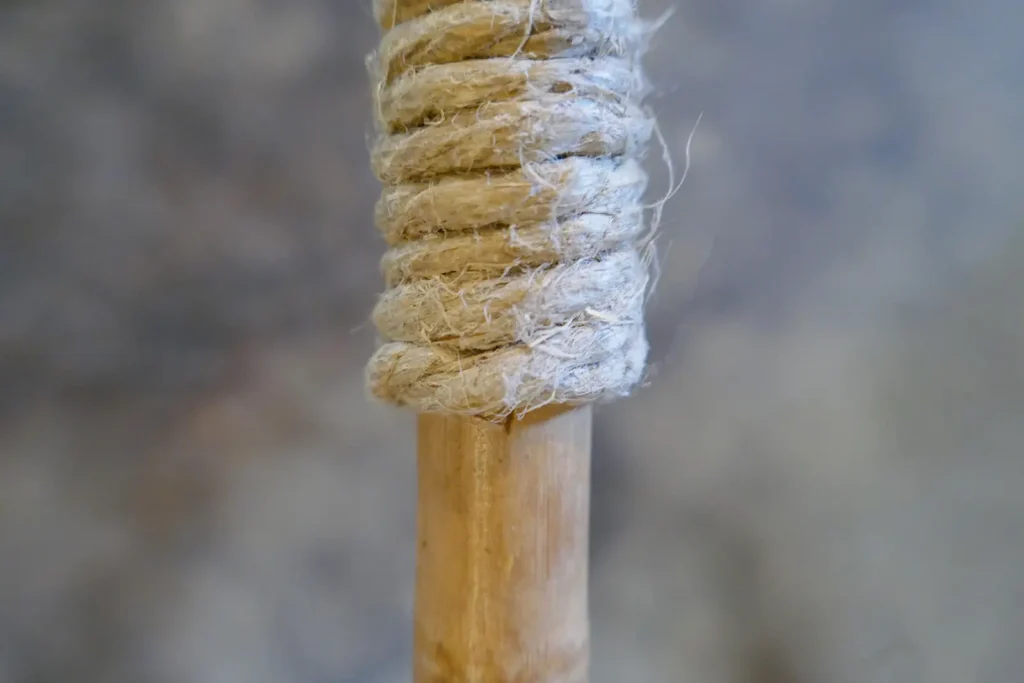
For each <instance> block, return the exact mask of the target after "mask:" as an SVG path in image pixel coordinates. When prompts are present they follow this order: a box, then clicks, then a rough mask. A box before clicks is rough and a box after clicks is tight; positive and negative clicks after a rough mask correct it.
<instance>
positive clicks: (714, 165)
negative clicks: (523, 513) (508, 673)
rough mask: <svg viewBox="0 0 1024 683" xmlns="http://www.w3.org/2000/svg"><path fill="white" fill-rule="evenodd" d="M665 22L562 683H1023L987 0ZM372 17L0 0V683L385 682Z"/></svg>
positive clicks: (214, 1) (1023, 515)
mask: <svg viewBox="0 0 1024 683" xmlns="http://www.w3.org/2000/svg"><path fill="white" fill-rule="evenodd" d="M672 4H674V5H675V9H676V11H675V13H674V14H673V15H672V16H671V18H670V19H669V20H668V21H667V23H666V24H665V26H664V28H663V29H662V31H661V33H660V34H659V35H658V37H657V38H656V40H655V41H654V45H653V50H652V52H651V55H650V59H649V62H648V64H649V70H650V74H651V77H652V80H653V81H654V83H655V84H656V86H657V92H656V93H655V95H654V97H653V98H652V100H651V104H652V106H653V107H654V108H655V109H656V111H657V112H658V115H659V117H660V120H661V125H662V127H663V129H664V132H665V135H666V138H667V141H668V146H669V148H670V152H671V154H672V156H673V157H674V158H675V159H676V161H677V166H679V165H681V162H682V160H683V158H684V157H685V146H686V140H687V137H688V136H689V134H690V133H691V131H692V130H693V127H694V124H695V122H696V120H697V117H698V115H700V114H701V113H703V118H702V121H701V123H700V126H699V127H698V129H697V132H696V135H695V138H694V141H693V147H692V159H691V161H692V170H691V173H690V176H689V178H688V179H687V181H686V183H685V184H684V186H683V188H682V190H681V191H680V192H679V193H678V194H677V195H676V196H675V197H674V198H673V199H672V200H671V202H670V203H669V205H668V207H667V209H666V219H665V224H664V226H663V230H662V238H661V262H662V265H663V272H662V278H661V281H660V285H659V287H658V290H657V293H656V296H655V297H654V300H653V302H652V304H651V307H650V310H649V321H650V332H651V336H652V343H653V352H652V361H653V367H652V373H651V381H650V383H649V386H648V387H647V388H645V389H643V390H642V391H640V392H639V393H638V395H637V396H635V397H634V398H632V399H630V400H628V401H623V402H619V403H616V404H612V405H609V406H604V407H601V408H600V409H599V420H598V421H597V432H596V435H595V448H596V451H595V474H594V479H595V480H594V491H595V493H594V511H593V531H592V538H593V543H592V545H593V548H592V553H593V576H592V588H591V590H592V613H593V621H594V674H593V680H594V681H596V682H597V683H600V682H603V681H607V682H608V683H611V682H613V681H616V682H621V681H650V682H655V681H666V682H675V681H685V682H686V683H817V682H824V681H827V682H829V683H889V682H893V683H968V682H978V683H1015V682H1016V681H1019V680H1021V678H1020V677H1021V671H1024V650H1022V648H1021V646H1022V645H1024V199H1022V196H1024V192H1022V191H1024V185H1022V180H1024V172H1022V170H1021V168H1022V159H1024V41H1022V40H1020V33H1021V31H1020V29H1021V26H1022V25H1024V24H1022V21H1024V5H1021V3H1019V2H1017V1H1016V0H979V1H978V2H972V3H966V2H959V1H958V0H906V1H904V2H886V1H884V0H861V1H860V2H843V1H842V0H815V1H811V0H760V1H758V2H754V1H753V0H679V1H678V2H675V3H672ZM668 5H669V3H668V2H666V1H660V2H659V1H655V0H649V1H642V2H641V3H640V9H641V12H642V13H643V14H644V15H645V16H648V17H651V18H653V17H657V16H658V15H660V14H661V13H662V12H663V11H664V10H665V9H666V8H667V7H668ZM377 40H378V35H377V29H376V26H375V24H374V22H373V20H372V17H371V13H370V8H369V1H368V0H359V1H357V2H351V1H348V0H290V1H289V2H282V1H280V0H151V1H150V2H145V3H139V2H133V1H130V0H20V1H18V0H3V2H0V683H52V682H56V681H76V682H78V683H92V682H102V683H120V682H131V683H163V682H168V683H171V682H174V683H180V682H184V681H197V682H199V681H202V682H206V683H214V682H217V683H221V682H223V683H233V682H235V681H238V682H240V683H241V682H245V683H279V682H280V681H290V682H291V683H378V682H379V683H392V682H394V683H398V682H402V681H407V680H408V671H409V658H410V650H411V633H410V610H411V598H412V592H411V589H412V570H413V554H412V552H413V548H414V501H413V494H414V466H415V462H414V446H415V444H414V434H413V427H414V418H413V416H412V415H409V414H407V413H404V412H400V411H395V410H391V409H388V408H384V407H381V406H376V405H373V404H372V403H370V402H368V401H367V400H366V399H365V397H364V394H363V386H362V374H361V373H362V367H363V364H364V362H365V360H366V359H367V357H368V356H369V354H370V353H371V350H372V349H373V347H374V333H373V330H372V326H370V325H369V324H368V323H367V318H368V314H369V311H370V309H371V308H372V306H373V303H374V300H375V295H376V293H377V292H379V291H380V290H381V289H382V287H383V285H382V282H381V278H380V276H379V274H378V270H377V259H378V258H379V256H380V255H381V254H382V252H383V242H382V241H381V240H380V239H379V237H378V236H377V235H376V233H375V231H374V229H373V226H372V222H371V214H372V206H373V202H374V199H375V197H376V194H377V192H378V186H377V184H376V182H375V180H374V179H373V177H372V176H371V174H370V171H369V168H368V158H367V157H368V155H367V148H368V135H369V133H370V131H371V124H370V119H369V114H370V110H371V107H370V97H369V92H370V87H369V84H368V79H367V77H366V75H365V71H364V56H365V55H366V54H367V53H368V52H369V51H370V50H372V49H373V47H374V45H375V44H376V42H377ZM651 168H652V169H653V171H654V174H655V175H654V183H653V188H652V192H653V193H655V194H657V193H660V192H662V191H663V189H664V187H665V183H666V176H665V173H664V169H663V166H662V165H661V164H660V163H659V160H658V155H657V154H654V155H652V163H651Z"/></svg>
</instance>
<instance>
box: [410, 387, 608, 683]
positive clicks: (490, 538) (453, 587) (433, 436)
mask: <svg viewBox="0 0 1024 683" xmlns="http://www.w3.org/2000/svg"><path fill="white" fill-rule="evenodd" d="M591 420H592V411H591V408H590V407H582V408H576V409H567V408H547V409H542V410H538V411H536V412H534V413H531V414H529V415H527V416H526V417H525V418H524V419H522V420H519V419H515V418H512V419H509V420H508V421H506V422H505V423H504V424H492V423H489V422H485V421H483V420H479V419H476V418H467V417H459V416H451V415H421V416H420V417H419V453H418V468H419V475H418V479H419V484H418V488H419V491H418V494H419V502H418V513H417V514H418V540H419V543H418V550H417V566H416V602H415V634H414V662H413V670H414V681H415V683H585V681H586V680H587V676H588V672H587V669H588V664H589V626H588V616H587V559H588V557H587V552H588V551H587V548H588V533H589V504H590V440H591Z"/></svg>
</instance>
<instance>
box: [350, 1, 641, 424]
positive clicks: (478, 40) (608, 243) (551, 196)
mask: <svg viewBox="0 0 1024 683" xmlns="http://www.w3.org/2000/svg"><path fill="white" fill-rule="evenodd" d="M374 10H375V15H376V17H377V18H378V20H379V21H380V23H381V26H382V27H383V28H384V29H385V30H386V33H385V35H384V38H383V40H382V42H381V46H380V49H379V51H378V52H377V53H376V54H375V55H373V56H371V61H370V64H371V70H372V72H373V74H374V77H375V79H376V82H377V90H376V98H375V100H376V105H377V107H376V110H377V129H378V138H377V141H376V144H375V146H374V148H373V152H372V167H373V169H374V172H375V173H376V175H377V177H378V178H379V179H380V180H381V182H382V183H383V185H384V190H383V193H382V196H381V198H380V201H379V202H378V204H377V209H376V222H377V226H378V228H379V229H380V231H381V233H382V234H383V236H384V238H385V240H386V241H387V243H388V245H389V247H390V249H389V251H388V252H387V253H386V254H385V256H384V259H383V262H382V270H383V271H384V277H385V281H386V283H387V286H388V290H387V291H386V292H385V293H384V294H383V295H382V296H381V298H380V301H379V302H378V304H377V306H376V308H375V310H374V314H373V318H374V322H375V323H376V325H377V328H378V330H379V331H380V333H381V334H382V335H383V336H384V337H385V338H386V339H387V342H386V343H384V344H383V345H382V346H381V347H380V348H379V349H378V350H377V352H376V353H375V354H374V356H373V358H372V359H371V360H370V363H369V365H368V367H367V371H366V378H367V386H368V388H369V390H370V392H371V393H372V394H373V395H374V396H376V397H378V398H380V399H382V400H385V401H387V402H390V403H393V404H396V405H402V406H409V407H412V408H415V409H417V410H419V411H421V412H444V413H455V414H465V415H475V416H479V417H483V418H485V419H491V420H501V419H503V418H505V417H507V416H508V415H509V414H511V413H513V412H515V413H519V414H522V413H525V412H528V411H530V410H534V409H536V408H539V407H541V406H543V405H546V404H549V403H563V404H575V403H585V402H590V401H596V400H603V399H607V398H611V397H615V396H622V395H625V394H628V393H629V392H630V390H631V389H632V388H633V387H634V386H635V385H636V383H637V382H638V381H639V380H640V379H641V377H642V374H643V371H644V365H645V362H646V356H647V341H646V336H645V333H644V325H643V309H644V300H645V296H646V293H647V289H648V283H649V277H648V266H649V263H648V262H647V259H646V258H644V256H643V255H642V252H643V250H642V249H641V248H640V246H639V244H640V242H641V241H642V233H643V232H644V231H645V217H644V207H643V204H642V196H643V193H644V190H645V188H646V183H647V178H646V175H645V173H644V172H643V170H642V169H641V167H640V164H639V160H640V158H641V157H642V155H643V153H644V151H645V148H646V145H647V142H648V140H649V138H650V136H651V133H652V130H653V125H654V124H653V120H652V119H651V117H650V116H649V115H648V114H647V113H646V111H645V110H644V109H643V108H642V107H641V106H640V101H641V100H642V98H643V95H644V94H645V81H644V79H643V78H642V74H641V71H640V67H639V58H640V55H641V52H642V50H643V48H644V47H645V43H646V34H647V27H646V26H645V25H644V24H643V23H641V22H640V21H639V20H638V19H637V17H636V14H635V10H634V7H633V3H632V0H376V3H375V7H374Z"/></svg>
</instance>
